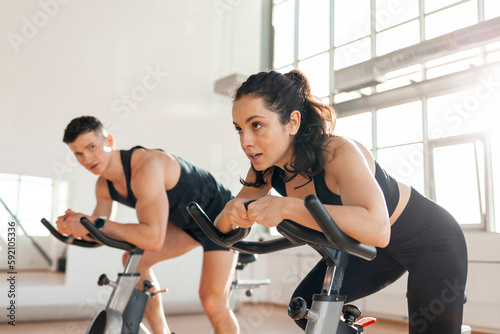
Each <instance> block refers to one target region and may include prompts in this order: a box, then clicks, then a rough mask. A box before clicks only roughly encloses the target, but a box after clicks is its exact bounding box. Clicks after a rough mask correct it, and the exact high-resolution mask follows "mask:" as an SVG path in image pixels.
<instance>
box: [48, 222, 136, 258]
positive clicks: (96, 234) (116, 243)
mask: <svg viewBox="0 0 500 334" xmlns="http://www.w3.org/2000/svg"><path fill="white" fill-rule="evenodd" d="M41 221H42V224H43V225H44V226H45V227H46V228H47V229H48V230H49V232H50V233H51V234H52V235H53V236H54V237H56V238H57V239H59V240H60V241H62V242H64V243H66V244H70V245H75V246H80V247H99V246H102V245H106V246H109V247H113V248H118V249H122V250H125V251H128V252H131V253H136V252H142V249H140V248H137V247H136V246H134V245H132V244H131V243H128V242H125V241H120V240H116V239H112V238H109V237H107V236H105V235H104V234H103V233H102V232H101V231H99V230H98V229H97V227H95V226H94V224H92V222H91V221H90V220H88V219H87V218H86V217H82V218H80V223H81V224H82V225H83V226H84V227H85V228H86V229H87V231H89V234H90V236H92V237H93V238H94V239H95V240H97V241H98V242H94V241H86V240H80V239H75V238H74V237H73V236H71V235H69V236H66V235H63V234H61V233H59V232H57V230H56V229H55V228H54V227H53V226H52V224H50V223H49V221H48V220H47V219H45V218H42V220H41Z"/></svg>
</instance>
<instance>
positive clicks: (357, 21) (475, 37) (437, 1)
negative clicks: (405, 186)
mask: <svg viewBox="0 0 500 334" xmlns="http://www.w3.org/2000/svg"><path fill="white" fill-rule="evenodd" d="M274 3H275V4H274V9H273V10H274V12H273V25H274V29H275V31H276V33H275V35H274V55H275V58H274V60H275V61H274V66H275V68H276V69H277V70H280V71H282V72H287V71H289V70H291V69H293V68H298V69H299V70H301V71H303V72H304V73H305V74H306V76H307V77H308V78H309V79H310V82H311V88H312V92H313V94H314V95H316V96H318V97H320V98H322V99H323V101H331V102H332V104H333V106H334V108H335V109H336V110H337V112H338V113H339V119H338V122H337V127H336V133H337V134H339V135H345V136H347V137H350V138H353V139H355V140H357V141H359V142H361V143H362V144H364V145H365V146H366V147H367V148H369V149H371V150H372V152H373V154H374V156H375V157H376V158H377V160H378V161H379V162H380V163H381V165H382V166H383V167H384V168H385V169H386V170H388V172H390V173H391V174H392V175H394V176H395V177H397V178H399V179H402V180H403V181H405V182H407V183H409V184H411V185H412V186H413V187H415V188H416V189H417V190H419V191H420V192H422V193H424V194H425V195H427V196H429V197H430V198H432V199H434V200H436V201H437V202H438V203H440V204H442V205H444V206H447V207H448V209H449V210H450V211H452V213H453V214H454V215H456V216H457V220H459V222H460V223H461V224H462V226H463V227H464V228H474V229H488V230H496V231H499V232H500V219H497V221H498V222H495V221H494V212H495V211H496V212H497V213H499V212H500V176H497V177H493V176H494V175H493V171H495V170H500V153H498V152H500V134H499V132H500V125H498V124H500V119H499V116H498V105H499V104H500V92H499V88H498V87H499V85H498V82H500V65H497V63H496V62H498V63H500V42H498V41H497V38H496V37H494V36H496V33H494V32H495V31H496V30H495V29H497V28H496V27H497V26H498V24H499V23H500V22H499V21H500V18H499V17H500V2H499V1H497V0H421V1H414V0H398V1H394V0H352V1H343V0H329V1H320V0H317V1H309V0H287V1H275V2H274ZM285 8H286V9H285ZM284 12H287V14H284ZM313 13H315V14H313ZM327 16H328V17H329V18H330V19H329V23H328V24H327V23H326V20H327V19H326V17H327ZM281 20H282V21H281ZM443 22H446V24H443ZM284 26H286V27H287V28H286V29H288V30H287V34H286V36H284V37H280V36H283V33H282V31H284V30H285V28H283V27H284ZM311 27H315V28H314V30H311V29H312V28H311ZM316 27H317V28H316ZM459 29H463V32H464V33H461V34H453V32H455V31H456V30H459ZM488 34H489V35H490V36H489V37H488ZM308 36H309V37H310V38H308ZM316 36H317V37H318V42H317V43H316V42H315V39H314V38H313V37H316ZM281 38H282V39H283V40H281V41H280V39H281ZM327 40H328V41H329V42H328V45H327V44H326V43H327ZM478 41H480V42H478ZM281 43H283V45H285V47H284V48H282V49H279V45H280V44H281ZM450 45H453V47H450ZM284 54H286V57H284ZM283 58H286V61H278V59H283ZM481 68H484V69H482V70H481ZM368 108H369V109H368ZM446 171H450V172H446ZM451 171H452V172H451ZM457 174H458V175H464V176H463V177H462V178H461V179H460V180H461V182H463V184H461V185H460V186H461V190H462V191H461V193H462V192H464V193H466V194H464V196H463V197H461V198H460V199H458V198H457V199H454V197H457V191H456V186H454V185H453V180H454V179H456V178H457V176H456V175H457ZM453 190H455V191H453ZM495 195H496V196H495ZM464 208H467V210H466V209H464ZM499 215H500V214H499ZM495 224H496V225H495Z"/></svg>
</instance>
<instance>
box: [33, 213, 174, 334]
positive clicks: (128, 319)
mask: <svg viewBox="0 0 500 334" xmlns="http://www.w3.org/2000/svg"><path fill="white" fill-rule="evenodd" d="M41 221H42V224H43V225H44V226H45V227H46V228H47V229H48V230H49V231H50V233H51V234H52V235H53V236H54V237H56V238H57V239H58V240H60V241H62V242H64V243H66V244H70V245H75V246H80V247H88V248H94V247H99V246H102V245H106V246H109V247H113V248H118V249H122V250H125V251H127V252H128V253H129V256H128V259H127V262H126V264H125V268H124V271H123V272H122V273H120V274H118V279H117V281H116V282H112V281H110V280H109V279H108V278H107V276H106V275H105V274H102V275H101V276H100V277H99V279H98V282H97V284H98V285H99V286H102V285H109V286H111V287H112V288H113V291H112V293H111V296H110V297H109V300H108V303H107V305H106V307H105V308H104V309H103V310H102V311H100V312H99V313H98V314H97V315H96V316H95V317H94V319H93V320H92V322H91V324H90V326H89V328H88V329H87V334H138V333H141V334H150V332H149V330H148V329H147V328H146V326H145V325H144V324H142V317H143V314H144V308H145V307H146V302H147V301H148V298H154V296H155V295H156V294H157V293H160V292H164V291H165V290H161V291H157V292H149V290H150V289H151V288H152V287H153V284H152V282H151V281H149V280H144V281H143V288H142V290H139V289H137V288H136V285H137V282H138V281H139V277H140V273H138V272H137V267H138V265H139V262H140V260H141V257H142V254H143V253H144V250H142V249H140V248H138V247H136V246H134V245H132V244H130V243H128V242H124V241H119V240H115V239H111V238H109V237H107V236H105V235H104V234H102V233H101V232H100V231H99V230H98V229H97V228H96V227H95V226H94V224H92V223H91V222H90V221H89V220H88V219H87V218H85V217H82V218H81V219H80V222H81V223H82V225H83V226H84V227H85V228H86V229H87V230H88V231H89V234H90V236H91V237H93V238H94V239H95V240H96V241H95V242H94V241H85V240H80V239H75V238H74V237H72V236H65V235H62V234H61V233H59V232H57V230H56V229H55V228H54V227H53V226H52V225H51V224H50V223H49V222H48V221H47V220H46V219H45V218H43V219H42V220H41Z"/></svg>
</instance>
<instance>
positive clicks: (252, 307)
mask: <svg viewBox="0 0 500 334" xmlns="http://www.w3.org/2000/svg"><path fill="white" fill-rule="evenodd" d="M236 315H237V317H238V320H239V323H240V327H241V334H257V333H258V334H294V333H297V334H299V333H303V332H302V331H301V330H300V329H299V328H298V327H296V326H295V324H294V323H293V321H292V320H291V319H290V318H289V317H288V315H287V312H286V308H285V307H284V306H276V305H271V304H244V305H243V306H242V307H241V309H240V310H239V311H238V312H237V314H236ZM167 320H168V322H169V326H170V329H171V330H172V331H174V332H175V333H176V334H198V333H207V334H209V333H211V327H210V322H209V321H208V319H207V318H206V316H205V315H204V314H186V315H170V316H168V317H167ZM89 322H90V320H75V321H62V322H37V323H18V324H17V325H16V326H15V327H12V326H9V325H5V324H2V325H0V333H22V334H80V333H82V334H83V333H85V331H86V329H87V326H88V325H89ZM367 332H369V333H370V334H404V333H408V331H407V330H406V326H405V324H401V323H395V322H388V321H378V322H377V323H376V324H374V325H372V326H370V327H369V331H368V330H367Z"/></svg>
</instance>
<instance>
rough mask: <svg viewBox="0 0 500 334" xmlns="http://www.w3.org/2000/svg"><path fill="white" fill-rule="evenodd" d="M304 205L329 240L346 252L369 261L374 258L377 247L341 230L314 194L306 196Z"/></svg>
mask: <svg viewBox="0 0 500 334" xmlns="http://www.w3.org/2000/svg"><path fill="white" fill-rule="evenodd" d="M304 205H305V206H306V208H307V210H309V212H310V213H311V215H312V216H313V218H314V220H315V221H316V222H317V223H318V225H319V227H320V228H321V230H322V231H323V233H324V234H325V235H326V237H327V238H328V240H330V242H332V243H333V244H335V245H338V246H339V247H340V248H342V249H343V250H344V251H346V252H347V253H349V254H352V255H355V256H358V257H360V258H363V259H365V260H369V261H370V260H373V259H374V258H375V256H376V255H377V249H376V248H375V247H374V246H368V245H365V244H362V243H360V242H359V241H357V240H355V239H353V238H351V237H349V236H348V235H347V234H345V233H344V232H342V230H341V229H340V228H339V227H338V226H337V224H335V222H334V221H333V219H332V217H331V216H330V214H328V211H326V209H325V207H324V206H323V204H321V202H320V201H319V199H318V198H317V197H316V196H315V195H309V196H307V197H306V198H305V200H304Z"/></svg>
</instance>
